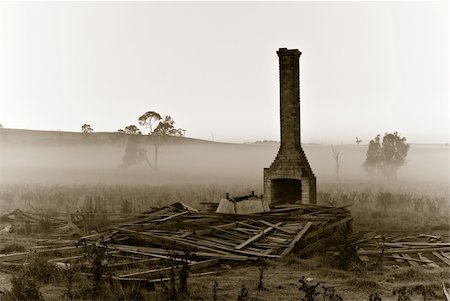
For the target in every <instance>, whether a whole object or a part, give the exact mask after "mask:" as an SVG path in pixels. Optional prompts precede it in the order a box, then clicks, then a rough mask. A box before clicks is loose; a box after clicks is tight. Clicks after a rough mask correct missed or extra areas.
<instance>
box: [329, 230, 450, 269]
mask: <svg viewBox="0 0 450 301" xmlns="http://www.w3.org/2000/svg"><path fill="white" fill-rule="evenodd" d="M449 239H450V238H449V236H448V235H447V236H436V235H425V234H419V235H409V236H400V235H396V236H384V235H377V234H376V233H374V232H370V233H365V234H362V233H354V234H353V235H352V236H349V237H347V238H346V240H347V244H351V245H354V246H356V247H357V248H356V249H357V253H358V255H359V258H360V259H361V260H362V261H363V262H367V263H370V262H373V263H374V264H375V263H377V264H380V263H382V264H384V265H397V266H411V267H424V268H429V269H436V268H441V267H448V266H450V241H449ZM341 246H342V243H341ZM335 247H336V249H335V250H333V249H332V247H331V248H329V252H328V254H329V255H334V256H336V255H339V251H338V249H342V248H340V246H339V244H336V245H335Z"/></svg>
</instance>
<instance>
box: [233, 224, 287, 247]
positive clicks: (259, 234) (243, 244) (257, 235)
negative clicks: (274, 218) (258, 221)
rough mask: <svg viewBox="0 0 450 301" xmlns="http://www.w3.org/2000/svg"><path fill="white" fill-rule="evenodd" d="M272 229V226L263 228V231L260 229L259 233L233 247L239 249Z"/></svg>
mask: <svg viewBox="0 0 450 301" xmlns="http://www.w3.org/2000/svg"><path fill="white" fill-rule="evenodd" d="M281 224H282V222H279V223H277V224H275V226H280V225H281ZM273 229H274V227H272V226H270V227H268V228H266V229H264V230H263V231H261V232H260V233H258V234H256V235H254V236H252V237H250V238H249V239H247V240H246V241H244V242H243V243H241V244H239V245H237V246H236V247H234V248H235V249H236V250H240V249H242V248H243V247H245V246H246V245H248V244H250V243H252V242H253V241H255V240H257V239H258V238H260V237H262V236H264V235H265V234H267V233H269V232H270V231H272V230H273Z"/></svg>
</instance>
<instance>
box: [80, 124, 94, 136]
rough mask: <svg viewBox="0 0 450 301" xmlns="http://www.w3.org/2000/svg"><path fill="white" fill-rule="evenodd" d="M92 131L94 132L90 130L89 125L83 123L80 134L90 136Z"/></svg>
mask: <svg viewBox="0 0 450 301" xmlns="http://www.w3.org/2000/svg"><path fill="white" fill-rule="evenodd" d="M93 131H94V130H93V129H92V127H91V125H90V124H87V123H85V124H83V125H82V126H81V133H83V134H90V133H92V132H93Z"/></svg>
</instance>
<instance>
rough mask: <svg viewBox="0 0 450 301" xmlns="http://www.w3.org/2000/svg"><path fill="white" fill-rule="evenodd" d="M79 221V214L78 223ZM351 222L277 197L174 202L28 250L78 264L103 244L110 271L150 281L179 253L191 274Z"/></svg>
mask: <svg viewBox="0 0 450 301" xmlns="http://www.w3.org/2000/svg"><path fill="white" fill-rule="evenodd" d="M81 222H82V221H77V223H78V227H80V228H81V226H82V225H81ZM351 222H352V217H351V215H350V213H349V211H348V210H347V209H346V208H335V207H327V206H320V205H302V204H299V205H280V206H275V207H273V208H272V210H271V211H269V212H261V213H253V214H229V213H216V212H198V211H197V210H195V209H194V208H192V207H189V206H186V205H184V204H182V203H176V204H173V205H171V206H168V207H164V208H160V209H155V210H153V211H150V212H146V213H145V214H141V215H140V216H139V217H138V218H136V217H134V218H128V219H121V221H120V222H116V223H113V224H110V225H107V226H105V227H103V229H102V230H101V231H99V232H98V233H93V234H90V235H86V236H83V237H81V238H80V240H77V241H76V243H75V241H74V240H72V241H67V240H65V243H57V241H55V242H53V243H52V244H50V245H48V246H39V247H36V248H34V250H33V252H34V253H37V254H41V255H54V254H57V256H53V257H52V258H51V259H49V262H52V263H61V264H62V263H69V264H81V265H83V264H85V263H83V259H84V258H85V256H83V253H86V250H87V249H88V248H103V250H104V251H106V252H107V253H108V254H109V255H110V256H108V260H107V261H105V265H106V266H107V267H108V268H109V269H110V270H111V271H112V274H113V278H114V279H116V280H119V281H121V282H124V283H135V282H139V283H144V284H146V285H147V286H151V285H153V284H154V283H157V282H161V281H164V280H167V279H168V278H167V276H168V273H169V272H170V271H171V270H172V268H175V269H181V268H182V264H183V260H184V261H186V262H187V264H188V266H189V270H190V273H191V274H190V276H191V277H195V275H204V274H205V273H207V274H213V273H220V272H223V271H224V270H226V269H229V268H230V264H232V263H233V262H246V261H248V262H250V261H255V260H257V259H259V258H271V259H276V258H280V257H283V256H286V255H288V254H289V253H291V252H293V251H294V250H295V251H297V250H301V249H302V248H304V247H306V246H307V245H308V244H310V243H313V242H314V241H316V240H317V239H319V238H322V237H326V236H330V235H333V233H334V232H336V231H346V232H350V231H351ZM80 242H82V244H80ZM28 256H29V253H28V252H19V253H12V254H6V255H2V256H0V263H9V264H14V263H19V262H21V261H22V262H23V261H24V260H26V259H27V258H28ZM195 272H198V273H197V274H195Z"/></svg>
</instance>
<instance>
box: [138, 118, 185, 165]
mask: <svg viewBox="0 0 450 301" xmlns="http://www.w3.org/2000/svg"><path fill="white" fill-rule="evenodd" d="M138 122H139V124H140V125H141V126H143V127H146V128H148V129H149V136H150V137H152V140H153V142H154V145H155V156H154V164H153V166H154V168H157V166H158V145H159V143H160V139H161V138H162V137H167V136H177V137H182V136H184V135H185V133H186V130H183V129H177V128H175V121H174V120H173V119H172V117H170V116H168V115H166V116H164V118H162V117H161V115H160V114H159V113H157V112H155V111H147V112H145V113H144V114H142V115H141V116H140V117H139V118H138Z"/></svg>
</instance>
